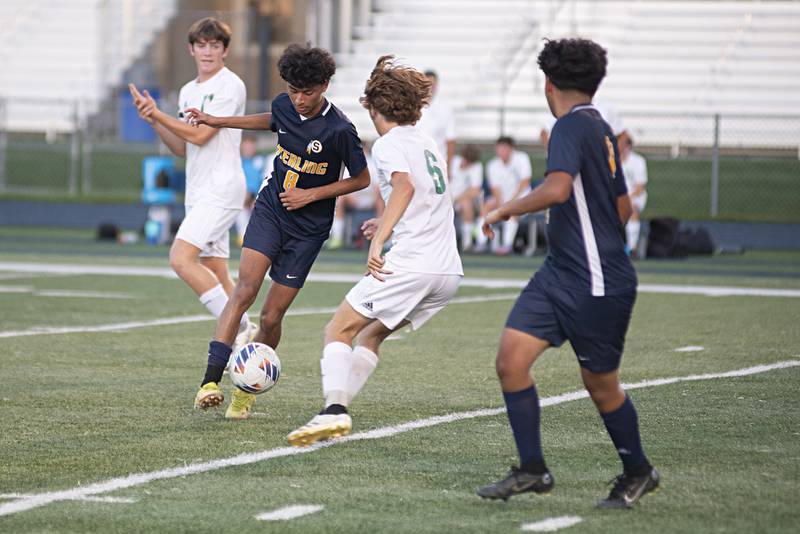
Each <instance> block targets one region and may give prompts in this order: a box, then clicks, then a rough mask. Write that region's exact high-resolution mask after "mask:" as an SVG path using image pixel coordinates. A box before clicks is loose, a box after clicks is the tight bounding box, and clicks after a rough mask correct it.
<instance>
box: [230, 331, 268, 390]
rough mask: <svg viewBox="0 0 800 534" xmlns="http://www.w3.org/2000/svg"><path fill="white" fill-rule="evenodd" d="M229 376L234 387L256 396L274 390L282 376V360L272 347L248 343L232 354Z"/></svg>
mask: <svg viewBox="0 0 800 534" xmlns="http://www.w3.org/2000/svg"><path fill="white" fill-rule="evenodd" d="M228 374H229V375H230V377H231V381H232V382H233V385H234V386H236V387H237V388H239V389H241V390H242V391H244V392H246V393H255V394H256V395H258V394H260V393H264V392H265V391H269V390H270V389H272V386H274V385H275V383H276V382H277V381H278V378H279V377H280V376H281V360H280V359H279V358H278V355H277V354H275V351H274V350H272V347H268V346H267V345H264V344H263V343H248V344H246V345H244V346H243V347H242V348H240V349H239V350H238V351H236V352H235V353H234V354H231V358H230V360H228Z"/></svg>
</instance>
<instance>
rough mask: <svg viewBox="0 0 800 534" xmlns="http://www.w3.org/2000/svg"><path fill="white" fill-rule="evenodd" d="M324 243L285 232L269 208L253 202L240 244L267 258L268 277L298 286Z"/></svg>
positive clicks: (317, 239)
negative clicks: (269, 262) (268, 263)
mask: <svg viewBox="0 0 800 534" xmlns="http://www.w3.org/2000/svg"><path fill="white" fill-rule="evenodd" d="M323 243H325V239H319V238H318V237H307V238H300V237H297V236H295V235H292V234H290V233H288V232H286V231H285V230H284V229H283V228H282V227H281V222H280V221H279V220H278V218H277V217H275V216H274V215H273V214H272V212H271V210H270V209H269V208H268V207H265V206H264V205H262V204H261V203H259V202H256V206H255V209H254V210H253V213H252V214H251V215H250V222H249V223H248V224H247V230H246V231H245V233H244V242H243V243H242V247H245V248H250V249H253V250H256V251H258V252H260V253H262V254H264V255H265V256H266V257H268V258H269V259H270V261H271V262H272V266H271V267H270V270H269V276H270V278H272V279H273V280H274V281H275V282H277V283H279V284H282V285H285V286H289V287H293V288H295V289H300V288H301V287H303V284H304V283H305V281H306V278H307V277H308V273H309V271H311V266H312V265H314V261H315V260H316V259H317V255H318V254H319V251H320V249H321V248H322V244H323Z"/></svg>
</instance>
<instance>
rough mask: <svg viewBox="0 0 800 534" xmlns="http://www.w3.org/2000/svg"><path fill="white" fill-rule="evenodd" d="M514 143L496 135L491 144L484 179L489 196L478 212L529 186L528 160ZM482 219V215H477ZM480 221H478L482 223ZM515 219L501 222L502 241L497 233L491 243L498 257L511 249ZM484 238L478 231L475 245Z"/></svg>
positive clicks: (524, 190)
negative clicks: (491, 149) (497, 137)
mask: <svg viewBox="0 0 800 534" xmlns="http://www.w3.org/2000/svg"><path fill="white" fill-rule="evenodd" d="M515 147H516V143H515V142H514V140H513V139H512V138H511V137H505V136H504V137H500V138H499V139H498V140H497V143H495V154H497V155H496V157H494V158H492V159H491V160H489V163H488V164H487V165H486V179H487V181H488V183H489V191H490V196H489V198H488V199H487V200H486V202H485V204H484V206H483V211H482V215H483V214H485V213H488V212H489V211H491V210H493V209H495V208H496V207H497V206H499V205H501V204H503V203H505V202H508V201H510V200H513V199H515V198H517V197H518V196H521V195H524V194H525V193H526V192H527V191H528V190H529V189H530V186H531V175H532V174H533V171H532V169H531V160H530V158H529V157H528V155H527V154H526V153H525V152H522V151H521V150H517V149H516V148H515ZM481 219H483V217H481ZM482 224H483V221H482V220H481V222H480V223H479V225H482ZM518 226H519V221H518V219H517V218H516V217H511V218H510V219H509V220H507V221H505V222H504V223H503V225H502V244H501V243H500V240H499V238H500V235H499V234H498V235H495V239H494V241H493V242H492V252H494V253H495V254H497V255H499V256H503V255H506V254H508V253H510V252H511V251H512V247H513V245H514V238H515V237H516V235H517V228H518ZM485 243H486V237H485V236H484V235H483V232H478V246H479V247H483V246H484V245H485Z"/></svg>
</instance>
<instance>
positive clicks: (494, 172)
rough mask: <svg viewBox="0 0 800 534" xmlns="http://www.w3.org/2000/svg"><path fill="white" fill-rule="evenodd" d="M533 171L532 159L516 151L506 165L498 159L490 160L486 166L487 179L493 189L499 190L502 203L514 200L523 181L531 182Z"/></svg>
mask: <svg viewBox="0 0 800 534" xmlns="http://www.w3.org/2000/svg"><path fill="white" fill-rule="evenodd" d="M532 174H533V170H532V169H531V159H530V158H529V157H528V155H527V154H526V153H525V152H522V151H520V150H514V151H513V152H512V153H511V159H509V161H508V163H505V162H504V161H503V160H501V159H500V158H498V157H494V158H492V159H491V160H489V163H488V164H487V165H486V179H487V181H488V182H489V187H490V188H491V189H495V188H499V189H500V194H501V196H502V198H500V199H498V200H499V201H500V202H508V201H509V200H513V199H514V197H515V196H516V194H517V191H519V188H520V185H519V184H520V183H521V182H522V181H523V180H527V181H528V182H530V179H531V175H532Z"/></svg>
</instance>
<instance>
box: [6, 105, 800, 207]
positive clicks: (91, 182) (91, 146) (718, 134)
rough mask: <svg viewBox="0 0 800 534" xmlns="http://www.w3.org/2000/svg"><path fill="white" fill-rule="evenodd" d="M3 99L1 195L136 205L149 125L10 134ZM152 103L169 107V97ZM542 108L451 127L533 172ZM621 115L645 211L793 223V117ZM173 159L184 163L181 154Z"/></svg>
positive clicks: (538, 170) (798, 185) (86, 123)
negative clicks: (528, 162)
mask: <svg viewBox="0 0 800 534" xmlns="http://www.w3.org/2000/svg"><path fill="white" fill-rule="evenodd" d="M6 104H7V103H5V102H3V101H2V100H0V195H2V196H5V197H6V198H8V197H10V196H14V197H19V196H24V197H36V198H46V199H54V200H63V199H77V200H87V201H102V200H109V201H138V200H139V198H140V194H141V189H142V161H143V160H144V158H145V157H147V156H151V155H164V154H168V152H167V151H166V149H165V147H164V146H163V145H162V144H160V143H159V142H158V141H157V140H149V141H148V140H140V141H131V140H125V139H126V135H125V132H126V129H130V128H131V127H132V126H133V127H138V128H140V129H142V128H143V129H144V131H146V132H147V131H149V130H148V127H147V126H146V125H144V124H143V123H140V124H137V123H136V122H135V121H139V119H138V118H137V117H135V110H134V112H133V118H131V109H130V106H131V104H130V101H129V100H127V99H125V98H119V99H113V100H111V101H109V102H106V103H104V104H103V105H101V106H99V111H97V112H94V113H93V114H92V115H91V116H87V115H88V114H86V113H84V112H83V111H82V110H84V109H88V107H87V106H85V105H81V104H80V103H76V102H69V101H52V100H50V101H43V100H26V101H24V102H20V101H19V100H15V101H14V105H16V106H20V105H27V106H30V107H31V112H33V111H34V110H36V112H37V113H42V112H43V111H44V112H46V110H47V109H52V107H53V106H71V107H72V110H73V112H72V114H71V116H72V124H69V125H59V127H58V128H57V129H54V131H53V132H52V133H36V132H24V131H9V130H8V128H6V127H5V125H6V121H5V120H4V119H3V118H4V110H5V106H6ZM160 105H161V107H162V109H164V110H165V111H166V112H168V113H176V111H177V101H176V99H175V96H174V95H171V96H169V97H166V98H162V99H161V101H160ZM265 109H269V108H268V104H267V103H266V102H257V101H252V102H248V113H255V112H261V111H264V110H265ZM546 113H547V112H546V111H545V110H543V109H527V108H526V109H522V108H488V107H487V108H468V109H465V110H461V111H459V112H458V115H457V119H458V130H459V132H461V133H462V134H463V137H464V139H463V141H465V142H466V141H468V140H469V138H470V137H473V138H475V139H474V140H475V141H477V142H480V143H481V144H482V145H484V146H486V149H487V153H488V152H491V141H490V140H491V139H495V138H496V137H498V136H499V135H501V134H506V135H512V136H514V137H515V138H516V139H517V142H518V143H519V144H520V145H521V146H522V147H523V148H525V149H526V150H527V151H528V152H529V153H530V154H531V158H532V161H533V165H534V178H537V177H541V174H542V173H543V172H544V169H545V162H544V150H543V147H542V145H541V144H539V133H540V130H541V128H542V124H543V117H544V116H545V115H546ZM131 121H134V122H131ZM624 121H625V125H626V129H627V130H628V132H629V133H630V135H631V136H632V137H633V140H634V148H635V150H636V151H638V152H639V153H641V154H642V155H644V156H645V158H646V159H647V163H648V174H649V183H648V186H647V188H648V206H647V208H646V212H645V216H646V217H648V218H652V217H656V216H675V217H678V218H682V219H693V220H701V219H717V220H729V221H762V222H794V223H800V116H765V115H736V114H721V115H719V114H685V115H676V114H659V113H625V114H624ZM469 132H477V133H476V134H475V135H470V134H469ZM361 133H362V134H365V135H369V134H371V133H372V132H361ZM477 134H479V135H480V138H478V135H477ZM128 137H130V136H128ZM460 141H462V140H460ZM260 144H261V147H262V148H264V149H267V147H266V142H261V143H260ZM176 164H177V166H178V167H180V166H182V165H183V163H182V161H181V160H180V159H177V160H176Z"/></svg>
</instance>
